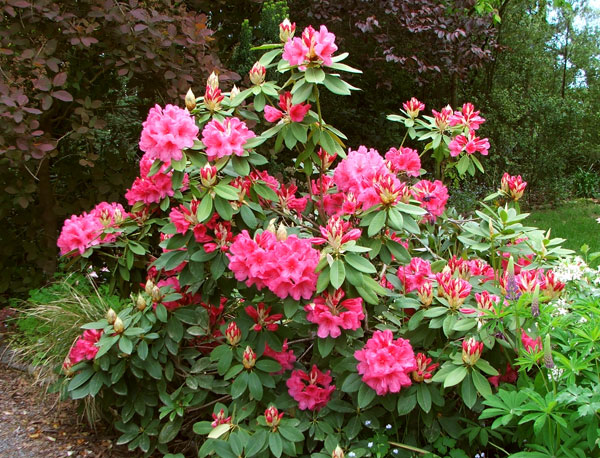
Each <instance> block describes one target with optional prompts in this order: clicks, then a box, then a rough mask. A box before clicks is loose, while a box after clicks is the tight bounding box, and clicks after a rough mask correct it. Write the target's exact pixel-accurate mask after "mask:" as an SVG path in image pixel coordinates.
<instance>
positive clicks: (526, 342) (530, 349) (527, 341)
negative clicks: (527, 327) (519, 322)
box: [521, 329, 543, 353]
mask: <svg viewBox="0 0 600 458" xmlns="http://www.w3.org/2000/svg"><path fill="white" fill-rule="evenodd" d="M521 342H522V343H523V347H525V351H526V352H527V353H537V352H540V351H542V348H543V346H542V338H541V337H538V338H537V339H534V338H532V337H531V336H530V335H529V334H527V333H526V332H525V331H524V330H522V329H521Z"/></svg>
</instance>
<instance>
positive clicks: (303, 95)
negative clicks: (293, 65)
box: [292, 80, 313, 105]
mask: <svg viewBox="0 0 600 458" xmlns="http://www.w3.org/2000/svg"><path fill="white" fill-rule="evenodd" d="M301 81H302V83H299V82H297V83H296V84H295V85H294V88H293V89H292V104H294V105H295V104H298V103H302V102H304V101H305V100H306V99H308V98H309V97H310V94H312V91H313V86H312V84H308V83H306V82H304V80H301Z"/></svg>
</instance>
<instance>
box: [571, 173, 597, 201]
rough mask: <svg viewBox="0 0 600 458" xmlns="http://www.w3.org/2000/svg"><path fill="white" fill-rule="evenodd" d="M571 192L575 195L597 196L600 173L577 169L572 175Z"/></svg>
mask: <svg viewBox="0 0 600 458" xmlns="http://www.w3.org/2000/svg"><path fill="white" fill-rule="evenodd" d="M573 192H574V193H575V196H577V197H597V196H598V194H599V193H600V174H598V172H595V171H593V170H583V169H578V170H577V172H575V174H574V175H573Z"/></svg>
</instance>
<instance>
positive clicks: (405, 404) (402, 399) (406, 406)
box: [397, 390, 417, 415]
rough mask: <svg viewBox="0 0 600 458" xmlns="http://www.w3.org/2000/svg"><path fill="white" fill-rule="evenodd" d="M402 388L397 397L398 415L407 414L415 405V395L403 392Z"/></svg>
mask: <svg viewBox="0 0 600 458" xmlns="http://www.w3.org/2000/svg"><path fill="white" fill-rule="evenodd" d="M403 392H404V390H402V392H401V393H400V396H399V397H398V406H397V407H398V415H407V414H409V413H410V412H412V411H413V409H414V408H415V406H416V405H417V395H416V394H414V393H411V394H408V395H407V394H405V393H404V394H403Z"/></svg>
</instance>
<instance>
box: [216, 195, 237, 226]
mask: <svg viewBox="0 0 600 458" xmlns="http://www.w3.org/2000/svg"><path fill="white" fill-rule="evenodd" d="M215 208H216V209H217V213H218V214H219V216H221V218H223V219H224V220H225V221H229V220H231V217H232V216H233V208H231V204H230V203H229V201H228V200H225V199H222V198H221V197H219V196H215Z"/></svg>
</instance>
